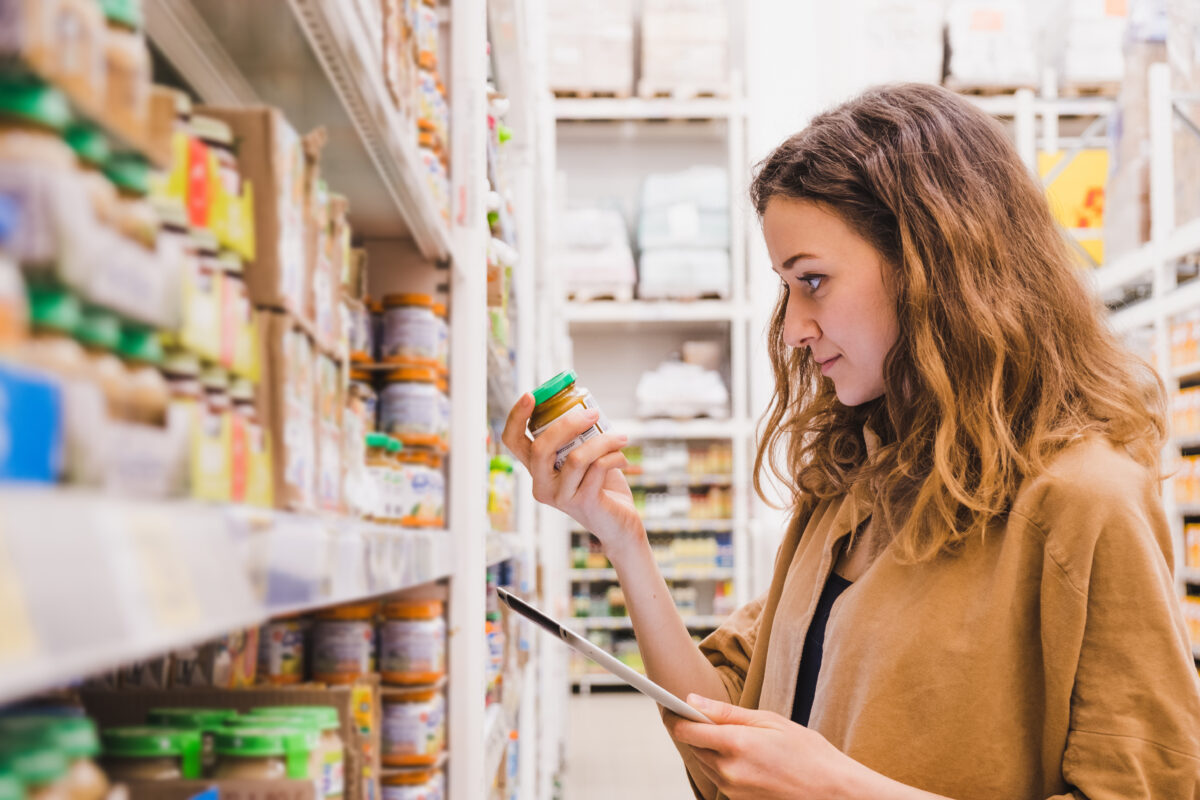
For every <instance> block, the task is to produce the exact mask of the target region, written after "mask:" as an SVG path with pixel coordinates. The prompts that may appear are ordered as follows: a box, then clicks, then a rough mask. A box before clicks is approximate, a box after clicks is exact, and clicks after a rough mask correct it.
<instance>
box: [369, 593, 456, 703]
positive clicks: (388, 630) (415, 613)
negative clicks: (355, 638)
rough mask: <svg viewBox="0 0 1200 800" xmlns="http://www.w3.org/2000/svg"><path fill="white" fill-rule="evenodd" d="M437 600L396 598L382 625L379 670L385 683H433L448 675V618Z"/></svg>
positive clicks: (384, 612)
mask: <svg viewBox="0 0 1200 800" xmlns="http://www.w3.org/2000/svg"><path fill="white" fill-rule="evenodd" d="M443 613H444V608H443V606H442V603H441V602H440V601H438V600H426V601H413V600H397V601H393V602H390V603H388V604H387V605H385V606H384V609H383V616H384V621H383V622H382V623H380V625H379V672H380V674H381V676H382V677H383V681H384V683H389V684H400V685H411V684H428V683H434V682H436V681H438V680H439V679H441V678H442V677H443V676H445V674H446V621H445V619H444V618H443V616H442V615H443Z"/></svg>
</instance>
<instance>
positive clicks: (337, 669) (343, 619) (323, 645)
mask: <svg viewBox="0 0 1200 800" xmlns="http://www.w3.org/2000/svg"><path fill="white" fill-rule="evenodd" d="M375 611H376V604H375V603H359V604H357V605H349V606H338V607H337V608H331V609H327V610H325V611H321V612H318V613H317V615H316V619H315V621H314V622H313V644H312V660H313V679H314V680H317V681H321V682H322V683H330V684H347V683H354V682H355V681H357V680H358V679H359V678H361V677H363V676H364V675H366V674H368V673H370V672H373V671H374V669H375Z"/></svg>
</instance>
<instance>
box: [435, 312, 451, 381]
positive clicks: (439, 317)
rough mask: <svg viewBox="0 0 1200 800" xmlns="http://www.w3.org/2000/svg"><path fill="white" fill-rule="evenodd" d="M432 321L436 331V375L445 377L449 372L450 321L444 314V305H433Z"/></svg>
mask: <svg viewBox="0 0 1200 800" xmlns="http://www.w3.org/2000/svg"><path fill="white" fill-rule="evenodd" d="M433 319H434V324H435V326H436V330H437V347H436V348H435V350H434V352H435V353H436V356H435V360H436V361H437V369H438V374H440V375H446V374H447V373H448V372H449V371H450V319H449V317H448V316H447V314H446V304H445V303H434V304H433Z"/></svg>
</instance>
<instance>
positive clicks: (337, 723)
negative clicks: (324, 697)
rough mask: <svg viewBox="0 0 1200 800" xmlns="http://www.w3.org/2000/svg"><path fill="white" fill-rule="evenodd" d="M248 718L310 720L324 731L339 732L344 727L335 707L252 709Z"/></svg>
mask: <svg viewBox="0 0 1200 800" xmlns="http://www.w3.org/2000/svg"><path fill="white" fill-rule="evenodd" d="M248 716H250V717H252V718H258V717H274V718H278V719H287V718H288V717H296V718H301V719H310V720H312V721H313V723H314V724H315V725H316V726H317V727H319V728H320V729H321V730H323V731H332V730H337V729H339V728H340V727H341V726H342V722H341V719H340V718H339V717H338V712H337V709H336V708H334V707H333V706H259V707H258V708H253V709H251V710H250V712H249V714H248Z"/></svg>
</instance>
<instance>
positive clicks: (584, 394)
mask: <svg viewBox="0 0 1200 800" xmlns="http://www.w3.org/2000/svg"><path fill="white" fill-rule="evenodd" d="M533 400H534V402H535V403H536V404H537V405H535V406H534V409H533V414H532V415H531V416H530V418H529V432H530V434H531V435H532V436H533V437H534V438H535V439H536V438H537V437H538V436H540V435H541V434H542V433H543V432H544V431H545V430H546V428H548V427H550V425H551V424H553V423H554V421H555V420H557V419H558V418H559V417H561V416H562V415H563V414H565V413H567V412H568V411H570V410H571V409H572V408H574V407H575V406H583V407H584V408H586V409H591V410H595V411H600V407H599V406H598V405H597V404H596V400H595V398H593V397H592V393H591V392H589V391H588V390H587V389H585V388H583V387H582V386H579V385H578V384H577V383H576V375H575V370H567V371H566V372H560V373H559V374H558V375H555V376H554V377H553V378H551V379H550V380H548V381H546V382H545V383H543V384H542V385H541V386H539V387H538V388H537V389H535V390H534V391H533ZM611 427H612V426H611V424H610V423H609V421H608V419H607V418H606V417H605V416H604V412H602V411H600V418H599V419H598V420H596V424H595V425H593V426H592V427H590V428H588V429H587V430H586V431H584V432H583V433H581V434H579V435H578V436H576V437H575V438H574V439H572V440H571V441H569V442H567V443H566V444H565V445H563V446H562V447H560V448H559V449H558V453H557V454H556V455H555V458H554V468H555V469H561V468H562V465H563V461H565V460H566V458H567V456H568V455H569V454H570V452H571V451H572V450H574V449H575V448H576V447H579V446H580V445H581V444H583V443H584V442H586V441H588V440H589V439H592V438H595V437H596V436H600V435H601V434H604V433H607V432H608V431H609V430H610V429H611Z"/></svg>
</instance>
